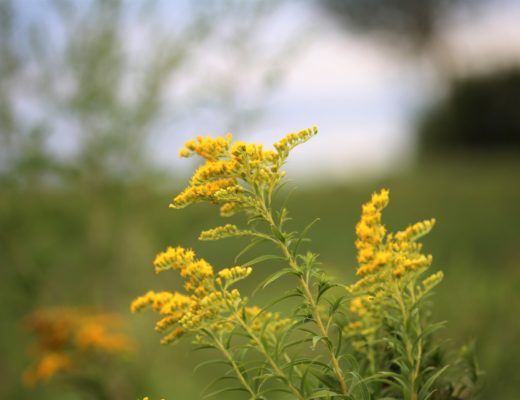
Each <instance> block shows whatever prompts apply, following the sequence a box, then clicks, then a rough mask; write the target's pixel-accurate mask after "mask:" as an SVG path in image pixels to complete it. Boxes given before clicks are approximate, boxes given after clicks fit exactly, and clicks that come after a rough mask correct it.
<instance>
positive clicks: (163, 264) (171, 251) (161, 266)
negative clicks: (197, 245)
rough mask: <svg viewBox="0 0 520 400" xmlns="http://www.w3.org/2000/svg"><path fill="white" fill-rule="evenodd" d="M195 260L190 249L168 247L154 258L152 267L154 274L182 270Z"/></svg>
mask: <svg viewBox="0 0 520 400" xmlns="http://www.w3.org/2000/svg"><path fill="white" fill-rule="evenodd" d="M194 259H195V253H194V252H193V250H191V249H185V248H182V247H180V246H178V247H168V248H167V249H166V251H163V252H161V253H159V254H157V256H156V257H155V259H154V261H153V265H154V267H155V272H156V273H159V272H161V271H166V270H168V269H183V268H185V267H186V265H188V264H189V263H191V262H193V260H194Z"/></svg>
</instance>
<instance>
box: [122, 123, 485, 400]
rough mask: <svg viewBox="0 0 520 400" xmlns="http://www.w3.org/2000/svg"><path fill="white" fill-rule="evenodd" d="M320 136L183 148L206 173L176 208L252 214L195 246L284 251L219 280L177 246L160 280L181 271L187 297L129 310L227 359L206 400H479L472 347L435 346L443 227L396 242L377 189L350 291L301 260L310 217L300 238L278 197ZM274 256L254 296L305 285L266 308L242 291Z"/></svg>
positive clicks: (366, 208)
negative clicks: (232, 244) (437, 244)
mask: <svg viewBox="0 0 520 400" xmlns="http://www.w3.org/2000/svg"><path fill="white" fill-rule="evenodd" d="M316 134H317V129H316V128H311V129H307V130H303V131H301V132H298V133H291V134H289V135H287V136H286V137H285V138H283V139H281V140H280V141H278V142H277V143H275V144H274V146H273V149H264V147H263V146H262V145H261V144H249V143H244V142H240V141H238V142H234V143H233V142H232V136H231V134H228V135H227V136H226V137H217V138H211V137H198V138H197V139H196V140H191V141H188V142H187V143H186V145H185V147H184V148H183V149H182V150H181V151H180V156H181V157H192V156H195V155H198V156H200V157H201V158H202V159H203V160H204V163H203V164H202V165H201V166H199V167H198V168H197V170H196V171H195V173H194V175H193V177H192V178H191V180H190V182H189V185H188V187H187V188H186V189H184V190H183V191H182V192H181V193H180V194H179V195H177V196H176V197H175V198H174V199H173V201H172V202H171V204H170V207H171V208H173V209H181V208H184V207H186V206H189V205H191V204H194V203H200V202H207V203H211V204H215V205H217V206H219V207H220V213H221V215H222V216H224V217H227V216H231V215H235V214H242V215H244V216H245V224H244V225H243V226H242V227H240V226H237V225H234V224H224V225H222V226H218V227H216V228H212V229H209V230H205V231H203V232H202V233H201V234H200V237H199V239H200V240H220V239H224V238H230V237H249V238H250V239H251V241H250V244H249V245H248V246H247V247H246V248H245V249H244V250H243V251H242V252H241V253H240V254H239V255H238V256H237V259H236V260H240V259H241V257H242V256H243V255H244V254H245V253H246V252H247V251H249V250H250V249H251V248H253V247H254V246H256V245H258V244H260V243H271V244H272V246H273V249H275V250H276V253H275V254H265V255H262V256H259V257H256V258H254V259H252V260H250V261H247V262H241V263H238V265H234V266H231V267H227V268H223V269H219V270H218V271H217V270H216V269H215V268H214V267H213V266H212V265H210V264H209V263H208V262H207V261H206V260H204V259H202V258H198V257H197V256H196V254H195V252H194V251H193V250H191V249H186V248H183V247H175V248H174V247H170V248H168V249H166V251H164V252H162V253H160V254H159V255H157V257H156V259H155V261H154V267H155V271H156V272H157V273H161V272H163V271H167V270H176V271H178V272H179V274H180V276H181V277H182V278H183V279H184V282H185V283H184V289H185V291H184V292H183V293H180V292H154V291H150V292H148V293H146V294H145V295H144V296H141V297H139V298H137V299H136V300H135V301H134V302H133V303H132V307H131V308H132V311H134V312H135V311H139V310H141V309H142V308H144V307H147V306H148V307H151V308H152V309H153V310H154V311H156V312H158V313H159V314H160V316H161V319H160V320H159V321H158V322H157V324H156V326H155V329H156V330H157V331H158V332H160V333H162V334H164V336H163V339H162V343H164V344H167V343H173V342H175V341H177V340H179V339H180V338H181V337H185V336H189V337H191V340H192V341H193V343H194V344H195V345H196V346H197V347H198V348H200V349H213V350H216V351H217V352H218V353H219V354H220V358H218V359H217V358H211V359H210V360H209V361H207V363H213V362H215V363H217V362H219V363H221V362H223V363H225V364H226V365H227V366H228V369H229V370H228V371H226V372H225V373H223V374H222V375H221V376H219V377H218V378H217V379H216V382H215V384H216V386H211V387H212V389H210V390H209V392H208V393H207V394H206V395H208V396H209V395H218V394H221V393H225V392H226V391H236V390H239V391H243V392H244V393H245V395H244V398H247V399H271V398H287V399H387V400H390V399H405V400H427V399H469V398H475V396H476V392H477V389H478V385H479V383H478V382H479V377H480V375H481V372H480V370H479V368H478V365H477V363H476V362H475V359H474V357H473V353H472V351H471V350H470V348H469V347H466V348H465V349H464V351H463V352H462V353H461V356H460V357H457V356H451V355H448V354H447V353H446V352H445V351H444V348H443V347H442V346H440V343H439V341H438V340H437V339H436V338H435V337H434V333H435V332H436V331H437V329H439V328H440V327H442V326H443V324H442V323H432V322H431V321H430V318H429V317H430V314H431V310H430V305H431V302H429V299H430V295H431V291H432V289H433V288H434V287H435V286H436V285H437V284H438V283H439V282H440V281H441V280H442V277H443V275H442V272H435V273H430V272H428V270H429V268H430V265H431V262H432V257H431V256H430V255H425V254H423V253H422V248H421V247H422V246H421V244H420V243H419V241H418V240H419V239H420V238H421V237H422V236H424V235H426V234H427V233H429V231H430V230H431V229H432V227H433V225H434V223H435V221H434V220H426V221H424V222H420V223H417V224H414V225H411V226H409V227H408V228H406V229H404V230H402V231H399V232H396V233H390V232H388V231H387V228H386V227H385V226H384V225H383V223H382V220H381V212H382V210H383V208H384V207H386V206H387V204H388V201H389V191H388V190H382V191H380V192H379V193H374V194H373V195H372V198H371V200H370V201H369V202H367V203H366V204H365V205H363V208H362V217H361V220H360V221H359V223H358V224H357V226H356V233H357V241H356V243H355V245H356V248H357V251H358V257H357V261H358V263H359V266H358V268H357V276H358V278H359V279H358V281H357V282H355V283H352V284H349V285H344V284H341V283H339V282H336V281H335V280H334V279H333V278H332V277H331V276H329V275H328V274H327V273H326V272H325V271H324V270H323V269H322V268H321V267H320V265H319V263H318V261H317V259H318V255H317V254H316V253H313V252H310V251H306V252H303V251H302V250H301V248H302V246H301V245H302V243H304V242H306V241H307V240H308V238H307V234H308V232H309V230H310V228H311V226H312V225H313V224H314V222H315V221H314V222H312V223H310V224H309V225H307V226H306V227H305V228H304V229H302V230H301V232H298V231H294V230H290V229H289V228H288V223H289V221H290V218H289V212H288V210H287V208H286V207H285V206H277V204H278V202H276V201H275V197H276V196H277V195H279V193H280V188H281V187H282V185H283V178H284V172H283V170H282V168H283V166H284V164H285V162H286V161H287V158H288V157H289V155H290V153H291V151H292V150H293V149H294V148H295V147H296V146H298V145H300V144H303V143H305V142H307V141H308V140H309V139H311V138H312V137H313V136H314V135H316ZM269 260H276V261H277V262H278V263H279V264H282V263H283V264H285V266H284V267H283V268H280V269H279V270H277V271H276V272H275V273H273V274H272V275H271V276H269V277H268V278H267V279H265V280H264V281H263V282H261V283H260V285H259V289H260V290H262V289H265V288H266V287H267V286H269V285H270V284H272V283H273V282H275V281H278V280H281V279H292V280H293V281H294V282H295V284H296V285H295V286H296V288H295V289H293V290H290V291H287V292H286V293H284V294H283V296H281V297H280V298H278V299H276V300H275V301H274V302H273V303H271V304H270V305H268V306H266V307H258V306H255V305H252V304H250V300H249V299H248V297H246V296H244V295H243V294H242V293H240V292H239V291H238V289H237V288H236V287H234V285H235V284H236V283H237V282H238V281H240V280H243V279H246V278H248V277H249V276H250V275H251V274H252V273H253V267H254V268H257V267H256V266H257V265H258V264H260V263H263V262H266V261H269ZM290 299H299V300H300V301H299V306H298V307H297V308H296V310H295V311H294V312H293V313H292V314H290V315H281V314H280V313H278V312H275V311H272V307H273V306H275V305H276V304H278V303H280V302H284V301H290ZM172 395H174V394H172Z"/></svg>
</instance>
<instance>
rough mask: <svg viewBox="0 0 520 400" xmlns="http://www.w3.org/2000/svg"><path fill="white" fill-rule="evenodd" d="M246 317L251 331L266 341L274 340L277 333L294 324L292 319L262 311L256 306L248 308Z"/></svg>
mask: <svg viewBox="0 0 520 400" xmlns="http://www.w3.org/2000/svg"><path fill="white" fill-rule="evenodd" d="M245 316H246V320H247V321H248V323H249V326H250V327H251V329H252V330H253V331H254V332H255V333H256V334H261V335H262V336H264V337H265V338H266V339H272V338H274V335H276V333H278V332H280V331H281V330H282V329H283V328H285V327H287V326H288V325H291V324H292V323H293V322H294V321H293V320H292V319H290V318H281V317H280V314H279V313H272V312H269V311H262V309H261V308H260V307H256V306H254V307H246V308H245Z"/></svg>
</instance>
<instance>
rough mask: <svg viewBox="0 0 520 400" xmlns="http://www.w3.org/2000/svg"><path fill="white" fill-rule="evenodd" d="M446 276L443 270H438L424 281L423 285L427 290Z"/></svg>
mask: <svg viewBox="0 0 520 400" xmlns="http://www.w3.org/2000/svg"><path fill="white" fill-rule="evenodd" d="M443 278H444V273H443V272H442V271H438V272H436V273H434V274H432V275H430V276H429V277H428V278H426V279H425V280H423V281H422V285H423V287H424V289H425V290H430V289H431V288H433V287H434V286H436V285H437V284H438V283H439V282H440V281H442V279H443Z"/></svg>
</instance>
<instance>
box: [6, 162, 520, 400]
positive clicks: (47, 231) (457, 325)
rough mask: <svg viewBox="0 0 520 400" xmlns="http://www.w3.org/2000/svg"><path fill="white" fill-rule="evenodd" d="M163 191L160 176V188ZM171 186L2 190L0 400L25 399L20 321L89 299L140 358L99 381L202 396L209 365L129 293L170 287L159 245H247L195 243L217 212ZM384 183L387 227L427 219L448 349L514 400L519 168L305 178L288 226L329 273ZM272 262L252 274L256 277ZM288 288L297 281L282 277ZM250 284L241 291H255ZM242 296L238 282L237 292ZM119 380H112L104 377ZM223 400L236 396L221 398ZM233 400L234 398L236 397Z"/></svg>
mask: <svg viewBox="0 0 520 400" xmlns="http://www.w3.org/2000/svg"><path fill="white" fill-rule="evenodd" d="M162 185H163V186H165V182H162ZM173 186H174V185H172V189H171V191H168V192H166V193H165V192H164V191H158V190H154V185H153V184H152V183H149V182H148V183H146V182H145V183H142V184H139V185H137V184H135V185H131V186H129V185H123V184H115V183H110V184H108V183H107V184H105V185H102V186H99V185H98V186H96V187H86V186H80V185H77V186H70V187H67V189H66V190H65V189H60V190H57V189H55V190H53V191H50V190H49V189H39V190H38V189H34V188H33V189H31V190H23V191H22V190H14V189H9V190H5V191H4V193H3V194H2V198H1V199H0V225H1V227H2V232H1V234H2V236H1V241H0V264H1V265H2V266H1V267H0V282H1V285H2V286H1V287H0V290H1V291H2V302H1V303H0V320H1V322H0V324H1V325H0V332H1V333H0V353H1V354H2V357H1V359H0V397H1V398H17V399H29V398H34V393H31V392H29V391H27V390H26V389H24V388H23V387H22V386H21V385H20V383H19V382H20V381H19V374H20V371H21V369H22V368H23V367H24V365H26V364H27V362H28V360H29V357H28V355H27V354H26V351H25V349H24V346H25V345H26V343H27V336H26V335H25V333H24V332H23V329H21V327H20V323H19V321H20V318H21V317H22V316H23V315H24V314H25V313H27V312H28V311H30V310H31V309H32V308H33V307H35V306H38V305H53V304H58V303H69V304H83V305H86V304H94V305H97V306H103V307H108V308H110V309H112V310H115V311H119V312H121V313H123V314H125V315H127V316H128V318H129V321H130V322H129V324H130V326H129V328H130V330H131V331H132V332H134V334H135V336H136V340H137V341H138V343H139V350H138V352H137V353H136V354H135V355H134V356H133V357H131V358H129V359H127V360H124V361H123V362H122V363H121V364H120V366H119V367H118V368H116V369H115V370H113V371H112V370H107V371H106V373H107V375H110V376H112V374H115V375H116V376H117V379H118V380H117V381H118V382H121V384H120V386H119V389H118V391H119V393H120V398H130V399H134V398H136V397H138V396H143V395H145V394H148V395H150V396H152V398H153V399H155V398H162V397H165V398H166V399H170V400H172V399H174V398H180V399H197V398H200V390H201V388H203V387H204V386H205V385H206V384H207V383H209V381H210V380H211V378H212V376H214V375H215V374H217V373H218V370H217V369H211V368H208V369H203V370H201V371H200V372H197V373H196V374H193V373H192V369H193V366H194V365H195V364H196V362H197V361H200V360H202V359H204V354H203V353H192V352H190V351H189V346H187V345H181V346H177V347H173V348H164V347H162V346H160V345H159V339H160V335H157V334H155V333H154V332H153V323H154V320H155V319H154V316H152V315H151V314H149V315H146V314H143V315H138V316H130V314H129V311H128V305H129V303H130V301H131V300H132V298H133V297H136V296H137V295H139V294H142V293H144V292H145V291H147V290H148V289H152V288H153V289H156V290H158V289H161V288H171V287H179V284H180V283H179V280H178V279H177V278H176V277H175V275H174V274H170V275H161V276H156V275H155V274H154V273H153V268H152V266H151V260H152V259H153V256H154V255H155V253H156V252H157V251H159V250H161V249H163V247H165V246H166V245H175V244H182V245H184V246H193V247H195V248H196V250H197V251H198V253H199V254H200V256H202V257H204V258H207V259H208V261H210V262H212V263H213V264H214V265H215V266H217V267H226V266H230V265H231V264H232V263H233V258H234V255H235V254H236V252H237V250H238V249H239V248H240V247H241V246H242V245H243V244H244V243H245V242H244V241H243V240H233V239H229V241H226V242H218V243H208V242H198V241H197V240H196V237H197V236H198V233H199V232H200V230H202V229H204V228H208V227H212V226H215V225H217V224H218V223H219V218H218V217H217V215H216V214H217V212H216V211H217V210H216V209H213V208H211V207H208V206H195V207H192V208H189V209H187V210H183V211H172V210H169V209H168V208H167V204H168V202H169V199H170V197H171V196H172V195H173V194H174V193H175V189H174V188H173ZM381 187H387V188H389V189H390V190H391V202H390V206H389V207H388V208H387V209H386V210H385V214H384V221H385V223H386V224H387V225H388V226H389V227H390V228H391V229H392V230H395V229H400V228H403V227H405V226H406V225H407V224H409V223H412V222H416V221H417V220H421V219H426V218H430V217H435V218H436V219H437V225H436V227H435V229H434V230H433V232H432V233H431V234H430V235H429V236H428V237H427V238H426V239H425V240H424V242H425V249H426V251H428V252H431V253H432V254H433V256H434V267H433V268H434V269H442V270H444V272H445V280H444V282H443V283H442V284H441V285H440V286H439V287H438V288H437V289H436V296H435V302H436V305H435V316H434V317H435V318H436V319H439V320H447V321H448V327H447V329H445V330H444V332H443V333H442V334H443V336H445V337H447V338H451V339H452V340H451V341H450V342H449V345H452V346H454V347H457V346H460V345H462V344H463V343H464V342H465V341H466V340H467V339H471V338H476V339H477V346H478V354H479V356H480V360H481V364H482V368H483V369H485V370H486V372H487V377H486V380H487V386H486V391H485V393H484V395H483V398H484V399H487V398H497V399H512V398H515V396H517V393H518V390H519V389H520V388H519V387H518V385H517V384H515V382H520V373H519V372H518V369H517V368H516V366H517V365H518V363H519V362H520V346H518V344H517V339H518V337H520V319H518V318H517V310H518V309H520V290H519V289H520V230H519V225H520V209H519V205H520V160H517V159H514V158H513V157H508V158H505V159H497V158H479V159H469V158H466V159H456V158H452V159H443V160H435V161H431V162H429V163H426V164H424V165H421V166H419V167H417V168H416V169H415V170H413V171H408V172H406V173H402V174H399V175H393V176H390V177H388V178H385V179H379V180H372V181H365V182H363V183H362V184H359V183H358V184H355V185H354V184H351V185H339V184H336V185H332V184H320V185H317V184H312V183H306V184H301V185H300V188H298V189H297V190H296V192H295V193H294V194H293V195H292V196H291V198H290V200H289V203H288V204H289V208H290V211H291V215H292V217H293V218H294V227H295V228H299V227H302V226H305V225H306V223H308V222H310V221H311V220H313V219H314V218H315V217H320V219H321V220H320V222H319V223H318V224H317V225H316V226H315V227H314V228H313V229H312V231H311V234H310V235H311V237H312V238H313V241H312V243H310V244H309V246H310V247H311V248H312V249H313V250H315V251H317V252H319V253H320V254H321V261H322V262H323V264H324V268H327V269H328V270H329V271H331V273H332V274H334V275H335V276H337V277H338V279H340V280H342V281H345V282H346V283H348V282H352V280H353V271H354V269H355V254H354V239H355V237H354V226H355V223H356V222H357V219H358V217H359V212H360V206H361V204H362V203H363V202H365V201H366V200H368V198H369V196H370V194H371V193H372V192H373V191H375V190H378V189H380V188H381ZM278 267H279V266H277V265H265V266H264V265H260V266H257V267H256V268H255V272H254V274H253V277H252V280H254V281H256V282H258V281H260V279H261V278H262V277H264V276H266V275H268V274H269V273H270V272H272V271H274V270H275V269H276V268H278ZM286 284H287V287H289V286H290V285H291V284H292V282H291V281H290V278H288V280H287V281H286ZM252 286H253V285H250V286H249V287H252ZM243 288H244V291H246V290H247V286H243ZM282 290H284V287H281V286H275V287H273V288H271V289H269V290H267V291H265V292H263V293H259V295H258V296H257V298H255V299H253V300H252V301H254V302H255V303H260V304H262V303H263V304H265V302H266V301H268V299H269V298H270V297H272V296H273V295H274V294H276V293H279V292H280V291H282ZM113 379H116V378H113ZM37 398H39V399H75V398H77V397H75V396H74V395H73V394H66V393H65V392H64V391H63V390H62V388H56V387H55V388H49V389H45V390H43V389H42V390H39V391H38V395H37ZM225 398H231V397H229V396H225ZM237 398H240V397H239V396H238V397H237Z"/></svg>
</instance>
